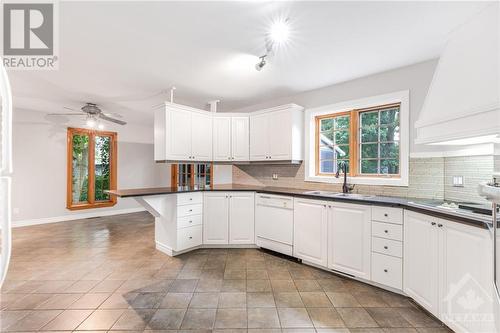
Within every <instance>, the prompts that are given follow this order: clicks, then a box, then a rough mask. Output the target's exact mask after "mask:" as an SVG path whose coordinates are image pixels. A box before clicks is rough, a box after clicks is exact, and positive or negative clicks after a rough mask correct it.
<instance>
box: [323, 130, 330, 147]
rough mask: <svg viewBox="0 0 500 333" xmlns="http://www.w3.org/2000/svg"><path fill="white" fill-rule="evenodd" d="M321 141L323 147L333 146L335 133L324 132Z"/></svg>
mask: <svg viewBox="0 0 500 333" xmlns="http://www.w3.org/2000/svg"><path fill="white" fill-rule="evenodd" d="M320 140H321V144H322V145H327V146H328V145H333V132H332V131H330V132H322V133H321V137H320Z"/></svg>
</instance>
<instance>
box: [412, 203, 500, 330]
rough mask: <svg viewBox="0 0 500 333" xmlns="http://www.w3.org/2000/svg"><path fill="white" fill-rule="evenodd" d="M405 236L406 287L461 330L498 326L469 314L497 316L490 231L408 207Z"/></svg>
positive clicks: (429, 307) (446, 321)
mask: <svg viewBox="0 0 500 333" xmlns="http://www.w3.org/2000/svg"><path fill="white" fill-rule="evenodd" d="M404 235H405V240H404V253H405V255H404V281H403V285H404V292H405V293H406V294H407V295H408V296H410V297H411V298H413V299H414V300H415V301H416V302H417V303H419V304H420V305H421V306H423V307H424V308H425V309H427V310H428V311H429V312H431V313H432V314H434V315H435V316H436V317H438V318H439V319H440V320H442V321H443V322H444V323H445V324H447V325H448V326H449V327H450V328H452V329H453V330H455V331H457V332H478V331H484V332H489V331H491V332H493V331H495V329H494V328H493V327H491V328H485V326H483V325H488V322H487V321H484V320H483V321H482V322H481V323H478V322H474V321H471V320H470V318H471V317H470V316H469V315H464V314H471V315H475V314H477V315H484V316H488V315H490V316H492V315H493V302H494V297H495V296H494V294H493V289H492V283H491V279H492V276H493V269H492V266H493V265H492V262H493V258H492V254H491V253H492V250H491V237H490V235H489V231H488V230H486V229H482V228H478V227H472V226H468V225H465V224H461V223H457V222H453V221H447V220H443V219H439V218H435V217H430V216H427V215H424V214H419V213H415V212H410V211H406V212H405V232H404ZM471 297H472V299H471ZM464 300H465V301H466V302H467V304H465V306H466V307H467V306H469V305H470V306H475V305H474V304H471V302H472V301H474V300H478V301H479V303H478V304H479V306H478V307H477V308H476V309H470V308H464V303H463V301H464ZM461 303H462V304H461ZM474 311H475V312H474ZM478 325H481V327H479V326H478ZM479 328H480V329H479Z"/></svg>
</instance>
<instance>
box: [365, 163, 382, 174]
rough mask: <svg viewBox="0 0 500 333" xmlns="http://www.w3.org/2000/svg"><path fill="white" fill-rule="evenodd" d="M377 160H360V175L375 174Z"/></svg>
mask: <svg viewBox="0 0 500 333" xmlns="http://www.w3.org/2000/svg"><path fill="white" fill-rule="evenodd" d="M377 167H378V161H377V160H361V173H368V174H370V173H377Z"/></svg>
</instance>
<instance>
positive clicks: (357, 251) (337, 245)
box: [328, 202, 371, 280]
mask: <svg viewBox="0 0 500 333" xmlns="http://www.w3.org/2000/svg"><path fill="white" fill-rule="evenodd" d="M329 212H330V215H329V218H328V248H329V251H328V268H330V269H334V270H337V271H340V272H343V273H347V274H351V275H354V276H355V277H359V278H363V279H366V280H369V279H370V273H371V207H370V206H364V205H355V204H345V203H337V202H335V203H332V204H331V206H330V208H329Z"/></svg>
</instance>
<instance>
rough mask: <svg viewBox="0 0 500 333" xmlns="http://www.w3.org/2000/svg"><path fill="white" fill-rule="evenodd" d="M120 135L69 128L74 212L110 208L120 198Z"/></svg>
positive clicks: (69, 200)
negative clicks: (115, 193)
mask: <svg viewBox="0 0 500 333" xmlns="http://www.w3.org/2000/svg"><path fill="white" fill-rule="evenodd" d="M116 167H117V134H116V133H115V132H104V131H95V130H89V129H83V128H68V133H67V195H66V207H67V208H68V209H71V210H78V209H88V208H99V207H109V206H113V205H115V204H116V197H114V196H110V195H108V194H107V193H105V191H106V190H115V189H116V177H117V172H116Z"/></svg>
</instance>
